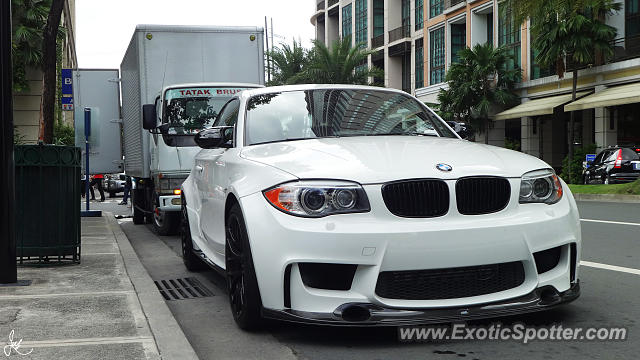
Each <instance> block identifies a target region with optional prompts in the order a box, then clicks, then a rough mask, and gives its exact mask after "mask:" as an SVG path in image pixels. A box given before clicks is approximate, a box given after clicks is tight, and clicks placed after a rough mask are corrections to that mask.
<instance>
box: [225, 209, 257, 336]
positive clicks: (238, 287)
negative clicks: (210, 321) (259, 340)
mask: <svg viewBox="0 0 640 360" xmlns="http://www.w3.org/2000/svg"><path fill="white" fill-rule="evenodd" d="M226 234H227V235H226V236H227V240H226V245H225V263H226V273H227V290H228V293H229V303H230V305H231V312H232V314H233V319H234V320H235V321H236V324H238V327H240V328H241V329H243V330H256V329H258V328H260V325H261V323H262V318H261V315H260V309H261V307H262V303H261V300H260V291H259V290H258V282H257V279H256V275H255V270H254V267H253V259H252V256H251V249H250V247H249V238H248V236H247V230H246V228H245V224H244V218H243V217H242V211H241V210H240V207H239V206H238V205H237V204H236V205H234V206H233V207H232V208H231V210H230V211H229V215H228V217H227V224H226Z"/></svg>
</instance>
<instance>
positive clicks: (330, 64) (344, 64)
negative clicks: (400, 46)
mask: <svg viewBox="0 0 640 360" xmlns="http://www.w3.org/2000/svg"><path fill="white" fill-rule="evenodd" d="M373 53H375V51H373V50H366V49H365V46H364V44H363V43H360V44H356V45H355V46H354V47H351V41H350V39H349V38H343V39H341V40H338V41H334V42H333V44H332V45H331V48H328V47H327V46H326V45H325V44H324V43H323V42H322V41H318V40H314V41H313V49H311V51H310V53H309V64H308V66H307V68H306V69H305V70H304V71H303V74H302V77H303V79H304V81H305V82H307V83H314V84H359V85H372V84H373V82H372V81H369V79H370V78H374V79H381V78H383V76H384V71H383V70H381V69H379V68H377V67H375V66H373V67H371V68H369V67H368V66H367V57H368V56H369V55H371V54H373Z"/></svg>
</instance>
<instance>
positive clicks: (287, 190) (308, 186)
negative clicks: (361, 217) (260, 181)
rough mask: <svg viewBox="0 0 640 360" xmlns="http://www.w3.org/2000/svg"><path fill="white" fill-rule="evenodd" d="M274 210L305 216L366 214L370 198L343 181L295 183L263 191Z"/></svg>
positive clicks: (358, 188)
mask: <svg viewBox="0 0 640 360" xmlns="http://www.w3.org/2000/svg"><path fill="white" fill-rule="evenodd" d="M263 194H264V197H265V198H266V199H267V201H268V202H269V203H270V204H271V205H273V207H275V208H276V209H278V210H280V211H283V212H285V213H287V214H291V215H297V216H304V217H323V216H327V215H333V214H345V213H357V212H367V211H369V210H370V207H369V199H368V198H367V194H366V193H365V192H364V189H363V188H362V186H360V185H359V184H356V183H352V182H345V181H320V180H316V181H298V182H291V183H286V184H281V185H278V186H275V187H273V188H270V189H267V190H265V191H263Z"/></svg>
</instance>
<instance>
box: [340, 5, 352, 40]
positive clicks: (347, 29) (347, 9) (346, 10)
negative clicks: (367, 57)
mask: <svg viewBox="0 0 640 360" xmlns="http://www.w3.org/2000/svg"><path fill="white" fill-rule="evenodd" d="M351 35H352V31H351V4H349V5H347V6H344V7H343V8H342V38H343V39H344V38H347V39H349V45H351V41H352V40H351V38H352V36H351Z"/></svg>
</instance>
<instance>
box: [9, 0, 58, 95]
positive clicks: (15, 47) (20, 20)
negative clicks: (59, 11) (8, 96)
mask: <svg viewBox="0 0 640 360" xmlns="http://www.w3.org/2000/svg"><path fill="white" fill-rule="evenodd" d="M50 8H51V1H50V0H12V1H11V12H12V18H13V29H12V30H13V31H12V32H13V36H12V48H11V56H12V58H13V90H14V91H16V92H21V91H28V90H29V83H28V82H27V80H26V70H27V67H33V68H40V67H41V66H42V29H44V27H45V24H46V22H47V16H48V14H49V9H50Z"/></svg>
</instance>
